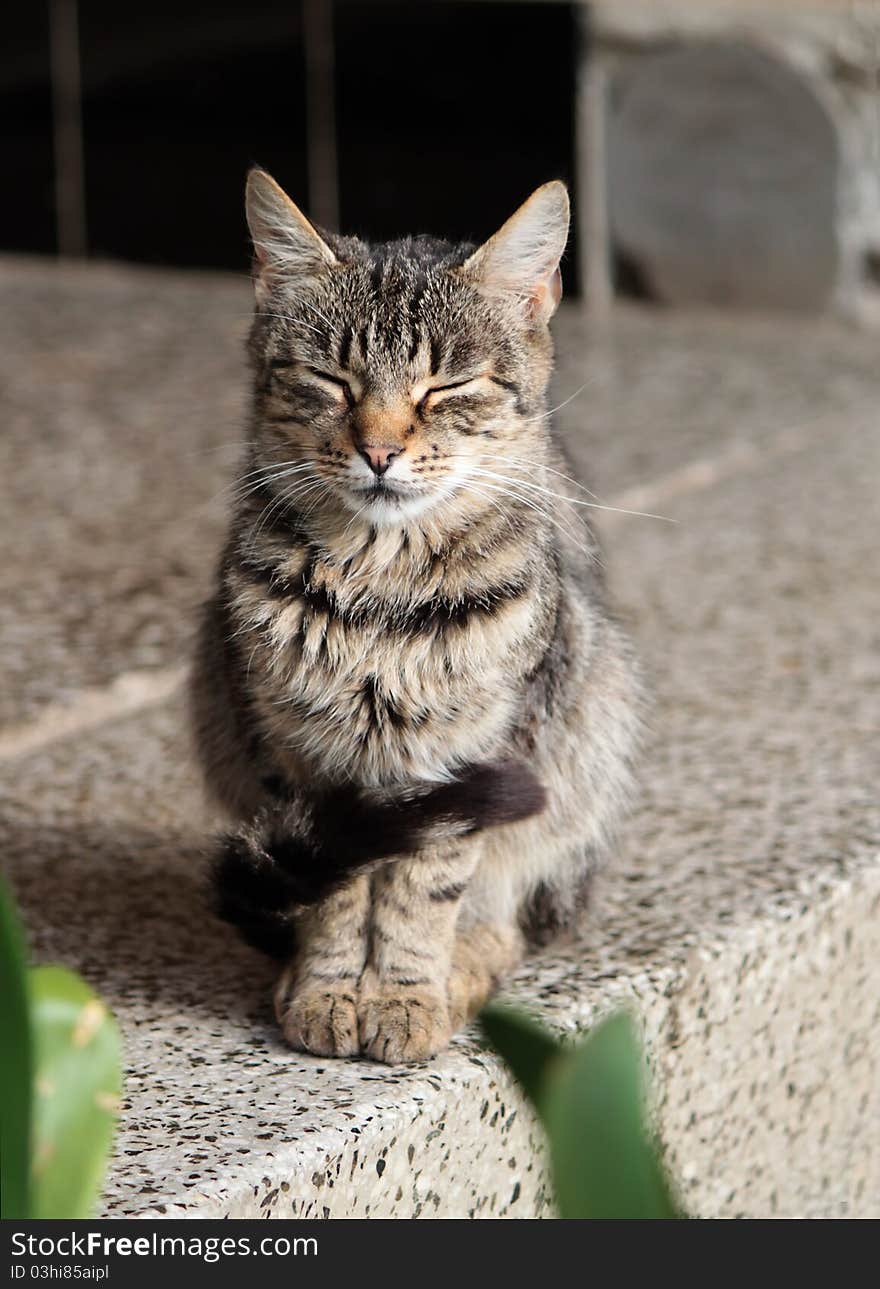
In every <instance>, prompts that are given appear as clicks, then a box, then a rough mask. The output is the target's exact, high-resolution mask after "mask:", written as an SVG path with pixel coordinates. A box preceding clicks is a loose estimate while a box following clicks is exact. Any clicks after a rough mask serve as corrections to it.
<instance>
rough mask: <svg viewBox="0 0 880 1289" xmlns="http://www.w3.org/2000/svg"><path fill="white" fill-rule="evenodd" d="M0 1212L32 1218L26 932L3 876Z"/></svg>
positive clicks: (0, 921) (0, 896)
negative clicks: (30, 1211)
mask: <svg viewBox="0 0 880 1289" xmlns="http://www.w3.org/2000/svg"><path fill="white" fill-rule="evenodd" d="M0 1049H2V1052H3V1059H2V1061H0V1142H2V1151H0V1213H2V1216H3V1217H5V1218H9V1217H18V1218H22V1217H28V1216H29V1203H28V1158H29V1156H30V1122H31V1034H30V1022H29V1019H28V995H27V980H26V974H25V949H24V936H23V935H22V930H21V924H20V923H19V920H18V916H17V915H16V912H15V906H14V904H13V902H12V897H11V895H10V894H9V889H8V887H7V885H6V883H5V881H3V880H2V878H0Z"/></svg>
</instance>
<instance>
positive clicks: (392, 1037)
mask: <svg viewBox="0 0 880 1289" xmlns="http://www.w3.org/2000/svg"><path fill="white" fill-rule="evenodd" d="M361 984H362V987H361V993H360V997H359V1001H358V1021H359V1026H358V1028H359V1035H360V1049H361V1052H362V1054H363V1055H364V1056H368V1057H369V1058H370V1059H371V1060H373V1061H384V1062H385V1064H386V1065H398V1064H401V1063H402V1062H406V1061H424V1060H427V1058H428V1057H430V1056H435V1055H436V1054H437V1052H440V1051H442V1050H443V1048H444V1047H445V1046H446V1044H447V1043H448V1042H449V1040H450V1038H451V1037H452V1025H451V1023H450V1020H449V1010H448V1008H447V1006H446V996H445V994H444V993H441V992H440V991H439V990H437V989H434V988H432V987H431V986H428V985H424V986H423V985H398V984H393V983H390V982H389V983H384V982H381V981H377V982H371V983H366V982H364V981H362V982H361Z"/></svg>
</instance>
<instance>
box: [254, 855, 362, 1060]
mask: <svg viewBox="0 0 880 1289" xmlns="http://www.w3.org/2000/svg"><path fill="white" fill-rule="evenodd" d="M369 917H370V879H369V877H366V876H360V877H356V878H354V880H353V881H351V882H350V883H349V884H348V885H347V886H344V887H343V888H342V889H341V890H338V891H335V892H334V893H333V894H332V895H329V896H328V897H327V898H326V899H324V900H322V901H321V902H320V903H319V904H316V905H315V906H314V907H312V908H309V909H306V910H304V911H303V913H302V914H301V915H300V916H299V917H298V918H297V924H296V940H297V953H296V956H295V957H294V959H293V960H292V962H291V963H290V964H289V965H288V966H287V967H286V968H285V970H284V971H283V973H282V975H281V978H280V980H279V981H278V985H277V986H276V989H275V1014H276V1016H277V1018H278V1022H279V1024H280V1025H281V1029H282V1032H283V1034H284V1037H285V1039H286V1040H287V1042H288V1043H289V1044H290V1046H291V1047H295V1048H297V1049H298V1050H299V1051H304V1052H313V1053H314V1054H315V1055H316V1056H355V1055H356V1054H357V1052H358V1050H359V1043H358V1020H357V1007H356V996H357V987H358V981H359V979H360V977H361V974H362V972H363V970H364V966H365V964H366V959H367V936H368V932H369Z"/></svg>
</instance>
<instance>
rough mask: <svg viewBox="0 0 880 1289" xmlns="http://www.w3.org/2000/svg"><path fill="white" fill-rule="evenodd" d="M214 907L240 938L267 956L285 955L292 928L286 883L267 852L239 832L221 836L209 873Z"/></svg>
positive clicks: (290, 948)
mask: <svg viewBox="0 0 880 1289" xmlns="http://www.w3.org/2000/svg"><path fill="white" fill-rule="evenodd" d="M211 880H212V885H213V888H214V908H215V910H216V912H217V915H218V916H219V917H221V918H222V919H223V921H224V922H229V923H230V924H231V925H232V926H234V927H235V928H236V930H237V931H238V933H239V935H240V936H241V938H242V939H243V940H244V941H245V942H246V943H247V944H249V945H250V946H251V947H252V948H254V949H259V951H260V952H261V953H265V954H267V955H268V956H269V957H270V958H277V959H279V960H284V959H285V958H289V957H290V956H291V954H292V953H293V950H294V947H295V937H294V929H293V926H292V924H291V922H290V919H289V918H288V917H287V916H286V912H287V908H288V907H289V904H290V897H289V893H288V889H287V883H286V882H285V881H284V878H283V875H282V874H279V873H278V871H277V869H276V868H275V867H274V865H273V863H272V861H271V860H270V859H268V857H267V856H261V855H260V854H259V853H258V852H256V851H255V850H254V848H253V846H252V845H250V844H249V843H248V840H247V839H246V838H245V837H243V836H241V835H235V834H233V835H231V836H227V837H224V838H223V840H222V843H221V847H220V851H219V854H218V855H217V858H216V860H215V861H214V866H213V870H212V873H211Z"/></svg>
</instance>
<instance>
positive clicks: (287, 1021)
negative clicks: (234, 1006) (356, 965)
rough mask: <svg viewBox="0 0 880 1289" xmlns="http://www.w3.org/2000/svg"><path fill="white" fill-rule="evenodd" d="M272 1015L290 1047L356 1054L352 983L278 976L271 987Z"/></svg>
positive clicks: (320, 1052)
mask: <svg viewBox="0 0 880 1289" xmlns="http://www.w3.org/2000/svg"><path fill="white" fill-rule="evenodd" d="M275 1015H276V1016H277V1018H278V1023H279V1025H280V1026H281V1032H282V1034H283V1035H284V1038H285V1040H286V1042H287V1043H289V1044H290V1046H291V1047H293V1048H296V1050H297V1051H299V1052H311V1053H312V1054H313V1055H314V1056H356V1055H357V1053H358V1050H359V1044H358V1016H357V1007H356V1003H355V993H354V983H353V981H350V980H344V981H339V982H338V983H336V982H330V983H322V982H316V981H311V982H310V981H309V980H308V979H306V980H304V981H301V982H298V983H297V984H296V987H295V988H294V987H293V985H292V983H291V982H290V980H289V979H288V977H287V973H286V972H285V974H284V975H283V976H282V977H281V980H280V981H279V983H278V988H277V989H276V990H275Z"/></svg>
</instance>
